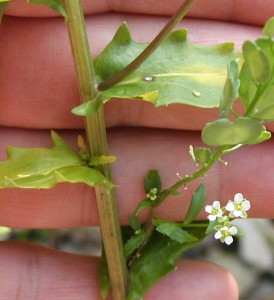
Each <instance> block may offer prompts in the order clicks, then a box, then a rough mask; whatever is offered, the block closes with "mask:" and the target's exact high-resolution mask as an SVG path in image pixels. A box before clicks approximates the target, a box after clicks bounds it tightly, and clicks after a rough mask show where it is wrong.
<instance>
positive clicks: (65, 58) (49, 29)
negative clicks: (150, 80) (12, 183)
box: [0, 15, 261, 130]
mask: <svg viewBox="0 0 274 300" xmlns="http://www.w3.org/2000/svg"><path fill="white" fill-rule="evenodd" d="M124 19H126V20H127V21H128V22H129V25H130V27H131V28H132V30H133V36H134V38H136V39H137V40H139V41H146V40H150V39H151V38H152V37H153V36H154V35H155V34H156V33H157V31H158V30H159V29H160V28H161V27H162V25H163V24H164V22H165V21H166V19H165V18H149V17H136V16H129V15H127V16H124V15H112V18H111V19H110V18H109V16H107V15H103V16H98V17H94V18H89V19H88V29H89V32H90V38H91V42H92V48H93V53H94V55H95V56H96V55H97V54H99V53H100V51H102V48H103V47H104V46H105V45H106V44H107V43H108V41H110V40H111V38H112V36H113V34H114V32H115V30H116V29H117V27H118V26H119V25H120V24H121V22H122V21H123V20H124ZM183 25H184V26H186V27H187V28H189V39H190V40H191V41H193V42H197V43H201V42H202V43H210V44H212V43H221V42H225V41H235V42H237V44H238V47H239V45H241V44H242V42H243V41H244V40H246V39H254V38H256V37H258V36H260V34H261V29H260V28H256V27H253V26H251V27H250V26H244V25H232V24H229V23H216V22H209V21H199V22H197V21H194V20H188V21H185V22H184V23H183ZM0 30H1V34H0V39H1V40H0V52H1V57H0V60H1V61H0V63H1V68H0V89H1V110H0V124H1V125H5V126H11V127H14V126H18V127H32V128H49V129H51V128H82V127H83V118H80V117H76V116H74V115H72V113H71V109H72V108H73V107H75V106H77V105H78V104H79V102H80V100H79V95H78V90H77V84H76V79H75V72H74V67H73V62H72V56H71V53H70V47H69V41H68V38H67V33H66V30H65V27H64V25H63V21H62V20H59V19H57V18H54V19H45V20H41V19H40V20H36V19H24V18H8V19H6V21H5V22H4V24H3V25H2V26H1V28H0ZM217 117H218V112H217V110H214V109H208V110H205V109H197V108H194V107H191V106H186V105H170V106H169V107H167V108H166V107H164V108H158V109H156V108H154V107H153V106H152V105H151V104H148V103H141V102H140V101H129V100H112V101H110V103H109V105H107V106H106V120H107V125H108V126H109V127H110V126H120V125H124V124H126V125H133V126H137V125H140V126H147V127H162V128H177V129H190V130H195V129H201V128H202V127H203V126H204V124H205V123H206V122H208V121H211V120H213V119H216V118H217Z"/></svg>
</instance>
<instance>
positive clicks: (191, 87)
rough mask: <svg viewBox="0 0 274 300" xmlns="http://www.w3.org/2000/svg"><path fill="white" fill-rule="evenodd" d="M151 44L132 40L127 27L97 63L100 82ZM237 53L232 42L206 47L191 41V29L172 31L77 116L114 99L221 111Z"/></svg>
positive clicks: (81, 106)
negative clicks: (228, 74)
mask: <svg viewBox="0 0 274 300" xmlns="http://www.w3.org/2000/svg"><path fill="white" fill-rule="evenodd" d="M146 46H147V44H140V43H136V42H135V41H133V40H132V38H131V36H130V32H129V30H128V27H127V25H126V24H125V23H124V24H122V25H121V26H120V28H119V29H118V31H117V33H116V34H115V36H114V38H113V40H112V41H111V42H110V43H109V45H108V46H107V47H106V48H105V50H104V51H103V52H102V54H100V55H99V56H98V57H97V58H96V60H95V61H94V65H95V70H96V74H97V81H98V82H102V81H104V80H107V79H109V78H111V77H113V76H114V75H115V74H117V73H118V72H119V71H121V70H122V69H123V68H124V67H126V66H127V65H128V64H129V63H130V62H132V61H133V60H134V59H135V58H136V57H137V56H138V55H139V54H140V53H141V52H142V51H143V50H144V49H145V48H146ZM235 57H236V54H235V53H234V51H233V45H232V44H231V43H226V44H221V45H214V46H205V45H194V44H192V43H190V42H188V41H187V31H186V30H178V31H175V32H172V33H170V35H169V36H168V37H167V38H166V40H165V41H164V42H163V43H162V44H161V45H160V46H159V48H158V49H157V50H156V51H155V52H154V53H153V54H152V55H151V56H150V57H149V58H148V59H147V60H146V61H145V62H144V63H143V64H142V65H141V66H140V67H139V68H138V69H137V70H135V71H134V72H132V73H131V74H129V75H128V76H127V77H126V78H124V79H123V80H122V81H120V82H119V83H117V84H116V85H114V86H112V87H110V88H109V89H107V90H105V91H99V93H98V95H97V96H96V98H94V99H92V101H90V102H87V103H85V104H82V105H80V106H78V107H77V108H75V109H73V112H74V113H75V114H78V115H87V114H92V113H95V112H96V110H97V109H98V108H99V107H100V105H101V104H102V103H105V102H107V101H108V100H110V99H111V98H114V97H116V98H117V97H118V98H127V99H135V100H144V101H149V102H151V103H153V104H155V105H156V106H157V107H158V106H165V105H169V104H173V103H183V104H188V105H193V106H198V107H205V108H209V107H217V106H218V105H219V99H220V97H221V94H222V89H223V85H224V82H225V79H226V66H227V64H228V62H229V61H231V60H232V59H234V58H235Z"/></svg>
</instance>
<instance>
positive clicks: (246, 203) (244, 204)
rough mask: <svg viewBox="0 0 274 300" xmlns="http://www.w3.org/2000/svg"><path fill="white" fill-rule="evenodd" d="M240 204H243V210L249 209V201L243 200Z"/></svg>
mask: <svg viewBox="0 0 274 300" xmlns="http://www.w3.org/2000/svg"><path fill="white" fill-rule="evenodd" d="M242 205H243V208H244V210H249V209H250V202H249V201H248V200H244V201H243V204H242Z"/></svg>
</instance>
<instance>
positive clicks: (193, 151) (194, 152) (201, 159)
mask: <svg viewBox="0 0 274 300" xmlns="http://www.w3.org/2000/svg"><path fill="white" fill-rule="evenodd" d="M189 154H190V156H191V157H192V159H193V161H194V162H197V163H199V164H201V165H203V166H205V165H207V164H208V162H209V161H210V160H211V158H212V151H211V150H210V149H208V148H202V147H198V148H193V146H191V145H190V146H189Z"/></svg>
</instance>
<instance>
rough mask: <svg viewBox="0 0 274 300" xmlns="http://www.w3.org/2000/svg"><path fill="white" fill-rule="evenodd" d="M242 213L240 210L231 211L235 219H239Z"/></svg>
mask: <svg viewBox="0 0 274 300" xmlns="http://www.w3.org/2000/svg"><path fill="white" fill-rule="evenodd" d="M242 213H243V212H242V211H241V210H234V211H233V215H234V216H235V217H236V218H238V217H240V216H241V215H242Z"/></svg>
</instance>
